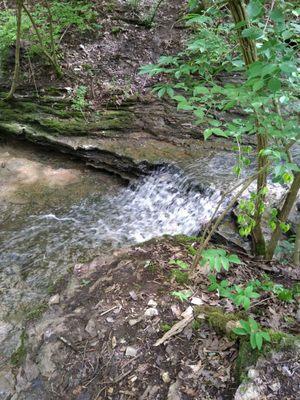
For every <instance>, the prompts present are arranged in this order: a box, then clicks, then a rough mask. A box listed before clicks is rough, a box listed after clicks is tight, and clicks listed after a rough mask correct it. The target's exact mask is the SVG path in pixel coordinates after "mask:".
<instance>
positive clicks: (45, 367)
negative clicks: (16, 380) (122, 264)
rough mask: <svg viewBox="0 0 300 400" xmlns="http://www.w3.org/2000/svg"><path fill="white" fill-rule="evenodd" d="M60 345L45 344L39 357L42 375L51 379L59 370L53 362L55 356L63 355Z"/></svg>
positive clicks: (56, 343)
mask: <svg viewBox="0 0 300 400" xmlns="http://www.w3.org/2000/svg"><path fill="white" fill-rule="evenodd" d="M59 347H60V343H58V342H55V343H47V344H45V345H44V346H43V347H42V349H41V351H40V353H39V356H38V368H39V371H40V373H41V374H42V375H44V376H46V377H48V378H50V377H51V376H52V374H53V373H54V371H55V370H56V369H57V367H56V365H55V364H54V362H53V361H52V360H51V358H52V356H53V355H61V352H60V351H59Z"/></svg>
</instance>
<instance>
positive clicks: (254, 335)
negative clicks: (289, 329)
mask: <svg viewBox="0 0 300 400" xmlns="http://www.w3.org/2000/svg"><path fill="white" fill-rule="evenodd" d="M239 322H240V325H241V327H240V328H234V329H233V332H234V333H235V334H236V335H240V336H249V339H250V345H251V347H252V349H258V350H261V349H262V346H263V342H264V341H266V342H270V340H271V338H270V335H269V333H268V332H266V331H263V330H261V329H260V326H259V324H258V323H257V322H256V321H255V320H254V319H252V318H249V319H248V321H244V320H240V321H239Z"/></svg>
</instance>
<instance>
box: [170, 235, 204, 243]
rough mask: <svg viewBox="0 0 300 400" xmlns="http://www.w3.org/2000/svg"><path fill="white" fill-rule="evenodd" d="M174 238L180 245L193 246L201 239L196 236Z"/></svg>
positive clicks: (177, 236)
mask: <svg viewBox="0 0 300 400" xmlns="http://www.w3.org/2000/svg"><path fill="white" fill-rule="evenodd" d="M174 238H175V239H176V241H177V242H178V243H180V244H184V245H191V244H192V243H194V242H197V241H199V238H198V237H196V236H186V235H175V236H174Z"/></svg>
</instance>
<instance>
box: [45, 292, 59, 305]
mask: <svg viewBox="0 0 300 400" xmlns="http://www.w3.org/2000/svg"><path fill="white" fill-rule="evenodd" d="M59 302H60V296H59V294H55V295H54V296H52V297H50V299H49V302H48V304H49V306H53V305H55V304H59Z"/></svg>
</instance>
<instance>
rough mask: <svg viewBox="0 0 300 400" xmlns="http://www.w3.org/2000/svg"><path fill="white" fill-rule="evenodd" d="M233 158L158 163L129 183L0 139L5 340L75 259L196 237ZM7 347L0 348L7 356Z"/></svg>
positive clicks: (228, 179) (227, 180) (229, 176)
mask: <svg viewBox="0 0 300 400" xmlns="http://www.w3.org/2000/svg"><path fill="white" fill-rule="evenodd" d="M234 163H235V158H234V157H233V155H232V154H230V153H222V154H218V155H216V156H214V157H213V158H210V159H208V160H203V158H202V159H201V160H199V161H195V162H194V163H193V164H191V165H189V166H188V168H185V169H184V170H183V169H181V168H179V167H178V166H175V165H172V166H169V167H164V168H160V169H158V170H156V171H154V172H153V173H151V174H150V175H148V176H145V177H141V178H140V179H137V180H135V181H132V182H131V183H130V184H129V185H128V184H127V185H125V183H124V181H123V180H121V179H120V178H117V177H115V176H112V175H108V174H105V173H103V172H99V171H96V170H92V169H89V168H87V167H86V166H84V165H83V164H82V163H80V162H78V161H76V160H71V159H70V158H68V157H66V156H64V155H60V154H56V153H53V152H49V151H48V152H46V151H45V150H44V149H41V148H40V147H36V146H33V145H28V144H24V143H13V144H2V145H1V146H0V187H1V192H0V209H1V215H0V226H1V229H0V293H1V307H0V339H1V329H2V328H1V320H2V322H3V321H5V322H4V325H3V326H4V328H5V327H6V325H5V324H7V323H8V324H9V326H8V328H7V329H11V326H15V327H19V332H20V326H21V325H22V321H23V318H24V315H25V314H26V313H27V312H28V310H30V309H31V308H32V307H33V306H34V305H35V304H40V303H41V302H43V301H47V299H48V298H49V295H50V292H51V288H53V286H54V285H55V284H56V283H57V282H58V281H59V280H60V279H61V278H62V277H63V276H66V274H67V273H69V272H71V271H73V268H74V265H75V264H76V263H85V262H88V261H91V260H92V259H93V258H94V257H96V256H99V255H103V254H109V253H110V252H111V251H112V249H113V248H116V247H120V246H123V245H131V244H134V243H140V242H143V241H145V240H148V239H151V238H153V237H158V236H162V235H165V234H169V235H175V234H186V235H196V234H197V233H198V232H199V230H200V229H201V227H202V226H203V225H204V224H206V223H207V222H208V221H209V220H210V218H211V216H212V214H213V212H214V209H215V206H216V204H217V203H218V201H219V200H220V197H221V191H222V190H224V189H225V188H226V189H228V185H229V184H233V182H235V180H236V178H234V175H233V173H232V167H233V165H234ZM212 171H213V172H212ZM11 324H12V325H11ZM4 328H3V329H4ZM5 329H6V328H5ZM3 335H4V334H3ZM3 335H2V336H3ZM4 336H5V335H4ZM16 337H18V336H16ZM4 338H5V337H4ZM16 340H18V339H16ZM16 340H12V342H11V346H9V347H10V348H13V347H15V346H16ZM0 344H1V340H0ZM5 346H7V344H5V342H3V343H2V345H1V346H0V350H1V351H4V352H6V353H9V351H10V350H9V349H8V348H7V347H5Z"/></svg>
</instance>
